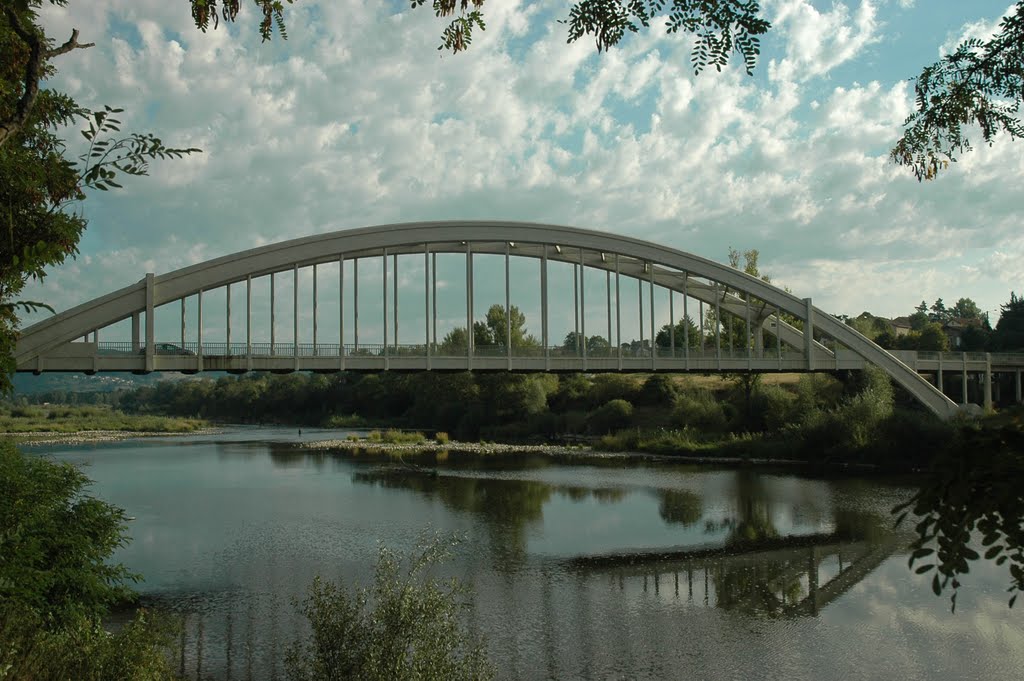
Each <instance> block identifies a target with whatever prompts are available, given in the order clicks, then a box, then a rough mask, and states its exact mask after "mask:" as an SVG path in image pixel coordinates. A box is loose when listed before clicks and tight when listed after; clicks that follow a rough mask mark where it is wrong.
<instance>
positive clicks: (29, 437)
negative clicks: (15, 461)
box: [0, 428, 218, 445]
mask: <svg viewBox="0 0 1024 681" xmlns="http://www.w3.org/2000/svg"><path fill="white" fill-rule="evenodd" d="M217 432H218V431H217V429H215V428H200V429H198V430H190V431H187V432H185V431H182V432H172V431H166V432H161V431H152V430H80V431H77V432H74V433H55V432H53V431H45V430H39V431H29V432H24V433H0V437H8V438H11V439H13V440H14V441H15V442H16V443H17V444H19V445H80V444H87V443H89V442H118V441H120V440H133V439H136V438H144V437H173V436H177V435H212V434H214V433H217Z"/></svg>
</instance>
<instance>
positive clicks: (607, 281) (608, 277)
mask: <svg viewBox="0 0 1024 681" xmlns="http://www.w3.org/2000/svg"><path fill="white" fill-rule="evenodd" d="M601 258H602V259H603V258H604V253H602V254H601ZM604 287H605V302H606V304H607V308H608V350H609V351H611V349H612V271H611V270H605V272H604Z"/></svg>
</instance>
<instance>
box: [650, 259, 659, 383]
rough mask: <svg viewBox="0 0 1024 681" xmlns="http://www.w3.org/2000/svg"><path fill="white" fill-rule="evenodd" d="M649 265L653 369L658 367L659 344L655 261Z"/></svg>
mask: <svg viewBox="0 0 1024 681" xmlns="http://www.w3.org/2000/svg"><path fill="white" fill-rule="evenodd" d="M648 267H650V268H651V271H650V274H651V291H650V293H651V295H650V301H649V302H650V304H651V370H652V371H653V370H655V369H657V368H658V344H657V343H655V342H654V340H655V334H654V263H653V262H652V263H648Z"/></svg>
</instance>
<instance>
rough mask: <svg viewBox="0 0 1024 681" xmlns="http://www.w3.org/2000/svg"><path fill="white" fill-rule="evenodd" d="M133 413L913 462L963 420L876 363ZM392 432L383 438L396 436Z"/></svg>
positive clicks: (550, 380) (297, 397) (182, 398)
mask: <svg viewBox="0 0 1024 681" xmlns="http://www.w3.org/2000/svg"><path fill="white" fill-rule="evenodd" d="M119 404H120V407H121V408H122V409H123V410H124V411H125V412H127V413H131V414H136V415H140V416H146V415H166V416H173V417H192V418H203V419H211V420H217V421H226V422H242V423H246V422H250V423H252V422H255V423H282V424H299V425H319V426H327V427H334V428H359V427H380V428H382V429H384V431H383V432H382V433H381V437H382V438H383V437H384V436H385V435H386V433H387V432H389V431H391V430H394V433H397V432H398V431H397V430H396V429H409V430H420V431H423V432H425V433H427V434H428V435H429V434H431V433H433V432H436V431H443V432H445V433H451V434H452V436H453V437H454V438H455V439H457V440H461V441H478V440H481V439H483V440H492V441H497V442H512V443H538V442H564V441H566V440H567V439H568V440H569V441H573V442H578V441H581V440H582V441H587V442H589V443H591V444H592V445H593V446H595V447H596V448H599V449H604V450H617V451H645V452H652V453H658V454H678V455H688V454H690V455H699V456H727V457H736V458H748V457H749V458H776V459H797V460H804V461H810V462H823V461H824V462H834V461H842V462H859V463H874V464H883V465H899V466H903V467H920V466H924V465H926V464H927V463H928V461H929V460H930V458H931V457H932V456H933V455H934V454H935V453H936V452H937V451H938V449H941V448H942V447H944V446H947V445H948V443H951V442H953V441H955V431H956V429H957V427H958V426H956V425H951V424H943V423H941V422H939V421H938V420H936V419H934V418H932V417H930V416H929V415H927V414H924V413H922V412H920V411H918V410H917V409H916V408H915V406H914V405H913V404H912V403H911V402H910V400H909V398H906V397H905V396H903V395H901V394H899V393H898V392H897V391H896V389H895V388H894V387H893V386H892V385H891V383H890V382H889V380H888V378H887V377H886V376H885V375H884V374H882V373H881V372H879V371H876V370H867V371H865V372H846V373H838V374H825V373H821V374H805V375H801V376H795V375H772V376H759V375H756V374H737V375H732V376H726V377H724V378H723V377H716V376H692V375H685V376H678V375H676V376H670V375H666V374H651V375H624V374H597V375H580V374H564V375H554V374H471V373H457V374H442V373H422V374H398V373H382V374H350V373H341V374H336V375H331V376H323V375H315V374H290V375H286V376H276V375H269V374H250V375H246V376H243V377H241V378H234V377H223V378H220V379H217V380H209V379H197V380H191V381H177V382H173V383H171V382H167V383H160V384H157V385H156V386H154V387H146V388H140V389H137V390H135V391H131V392H128V393H125V394H123V395H122V396H121V399H120V403H119ZM394 433H393V434H392V435H391V436H390V437H392V438H393V437H395V436H396V435H394Z"/></svg>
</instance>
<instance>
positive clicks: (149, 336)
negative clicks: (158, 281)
mask: <svg viewBox="0 0 1024 681" xmlns="http://www.w3.org/2000/svg"><path fill="white" fill-rule="evenodd" d="M154 321H155V320H154V319H153V273H152V272H147V273H146V371H152V370H153V340H154V338H155V335H156V328H155V327H156V324H154V323H153V322H154Z"/></svg>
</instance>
